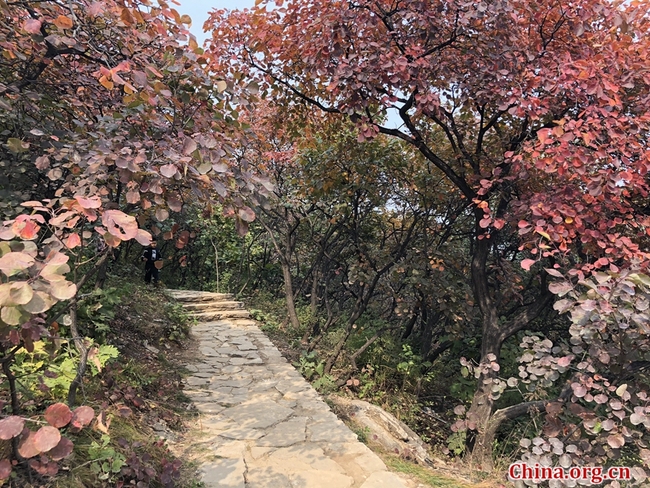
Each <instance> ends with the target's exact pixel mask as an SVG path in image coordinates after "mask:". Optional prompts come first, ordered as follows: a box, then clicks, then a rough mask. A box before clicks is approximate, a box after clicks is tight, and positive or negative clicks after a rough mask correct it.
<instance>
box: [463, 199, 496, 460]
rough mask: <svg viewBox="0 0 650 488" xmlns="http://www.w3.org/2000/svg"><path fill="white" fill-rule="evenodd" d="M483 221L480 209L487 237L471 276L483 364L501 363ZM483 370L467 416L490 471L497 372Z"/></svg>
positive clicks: (474, 450) (474, 444) (477, 456)
mask: <svg viewBox="0 0 650 488" xmlns="http://www.w3.org/2000/svg"><path fill="white" fill-rule="evenodd" d="M481 218H483V211H482V210H481V209H478V210H477V212H476V222H477V225H476V234H477V236H482V237H483V238H482V239H477V240H476V241H475V248H474V253H473V256H472V264H471V277H472V287H473V289H474V298H475V299H476V302H477V303H478V306H479V309H480V311H481V316H482V320H481V322H482V323H481V332H482V338H481V340H482V343H481V359H480V362H481V364H483V363H484V362H486V361H487V362H489V361H488V359H487V358H488V356H489V355H491V354H493V355H494V358H493V359H492V360H493V361H497V362H498V361H499V358H500V356H501V345H502V344H503V340H502V338H501V335H500V333H499V332H500V331H499V316H498V313H497V310H496V306H495V304H494V301H493V300H492V296H491V293H490V287H489V284H488V278H487V260H488V255H489V253H490V245H491V240H490V239H488V238H487V237H488V236H487V235H486V234H483V230H482V229H481V228H480V227H479V225H478V222H479V220H480V219H481ZM490 357H491V356H490ZM483 371H484V372H482V373H481V374H480V375H479V378H478V384H477V386H476V391H475V392H474V398H473V399H472V405H471V407H470V409H469V412H468V413H467V419H468V421H469V422H472V423H473V424H474V425H473V426H472V427H474V428H473V429H471V430H470V431H469V434H470V436H469V438H468V447H469V448H470V449H471V456H472V459H473V460H474V461H476V462H477V463H479V464H481V465H483V469H486V470H489V469H491V467H492V443H491V440H490V439H488V437H489V436H486V434H487V433H488V430H489V429H488V424H489V422H490V417H491V416H492V409H493V407H494V400H492V398H491V394H492V384H491V383H492V379H493V378H494V377H495V375H496V372H495V371H493V370H492V369H491V368H483Z"/></svg>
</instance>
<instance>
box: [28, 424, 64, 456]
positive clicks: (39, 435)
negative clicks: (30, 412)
mask: <svg viewBox="0 0 650 488" xmlns="http://www.w3.org/2000/svg"><path fill="white" fill-rule="evenodd" d="M60 441H61V433H60V432H59V429H57V428H56V427H52V426H49V425H45V426H43V427H41V428H40V429H38V431H37V432H36V434H34V446H35V447H36V449H38V450H39V452H47V451H49V450H50V449H52V448H54V447H56V445H57V444H58V443H59V442H60Z"/></svg>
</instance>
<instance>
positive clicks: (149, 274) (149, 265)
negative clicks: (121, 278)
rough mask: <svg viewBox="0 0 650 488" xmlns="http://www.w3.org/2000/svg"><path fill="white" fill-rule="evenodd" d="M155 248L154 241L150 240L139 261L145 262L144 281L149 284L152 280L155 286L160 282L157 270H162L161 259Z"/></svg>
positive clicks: (155, 243)
mask: <svg viewBox="0 0 650 488" xmlns="http://www.w3.org/2000/svg"><path fill="white" fill-rule="evenodd" d="M156 246H157V242H156V240H155V239H152V240H151V244H149V246H148V247H146V248H145V250H144V252H143V253H142V258H141V260H142V261H144V262H145V263H144V281H145V283H147V284H149V283H151V280H152V279H153V284H154V285H157V284H158V282H159V280H160V278H159V275H158V270H159V269H160V268H162V263H163V257H162V254H161V253H160V251H159V250H158V248H157V247H156Z"/></svg>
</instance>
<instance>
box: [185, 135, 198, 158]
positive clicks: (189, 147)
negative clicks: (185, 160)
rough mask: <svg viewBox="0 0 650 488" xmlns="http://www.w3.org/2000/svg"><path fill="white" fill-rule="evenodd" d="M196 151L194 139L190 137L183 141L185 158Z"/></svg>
mask: <svg viewBox="0 0 650 488" xmlns="http://www.w3.org/2000/svg"><path fill="white" fill-rule="evenodd" d="M194 151H196V142H194V140H193V139H190V138H189V137H188V138H186V139H185V141H183V154H184V155H185V156H189V155H190V154H192V153H193V152H194Z"/></svg>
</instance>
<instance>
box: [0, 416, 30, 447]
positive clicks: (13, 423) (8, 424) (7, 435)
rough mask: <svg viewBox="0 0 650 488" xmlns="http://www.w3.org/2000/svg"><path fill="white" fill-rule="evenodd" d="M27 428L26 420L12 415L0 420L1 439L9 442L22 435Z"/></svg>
mask: <svg viewBox="0 0 650 488" xmlns="http://www.w3.org/2000/svg"><path fill="white" fill-rule="evenodd" d="M24 427H25V419H23V418H22V417H18V416H17V415H12V416H10V417H7V418H4V419H2V420H0V439H2V440H3V441H8V440H9V439H13V438H14V437H17V436H19V435H20V433H21V432H22V431H23V428H24Z"/></svg>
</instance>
